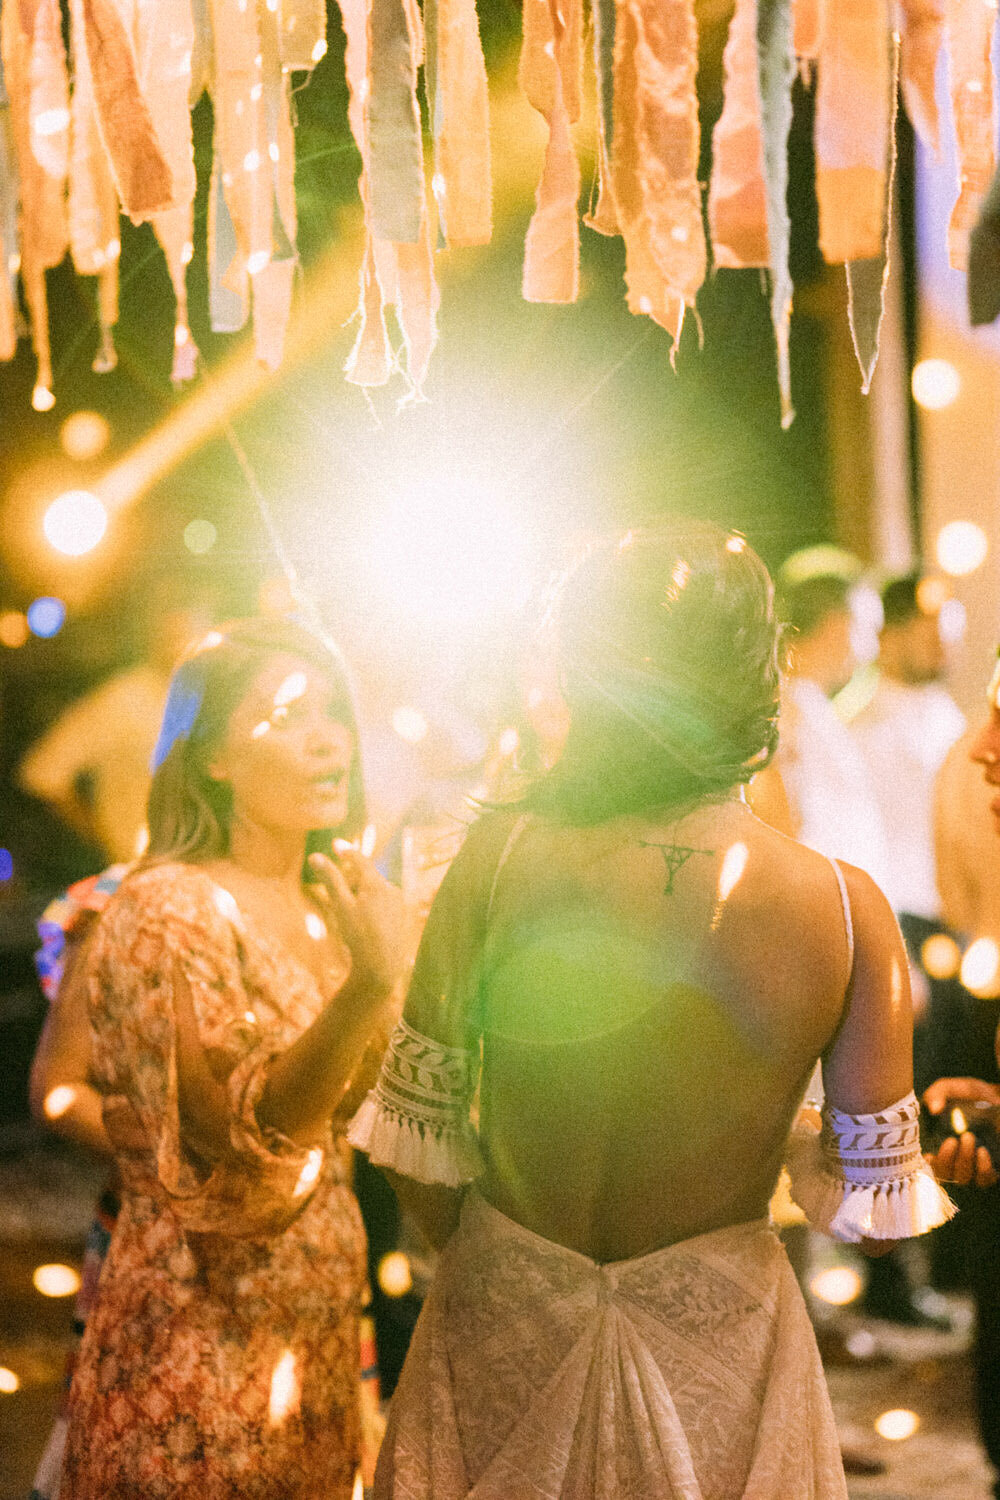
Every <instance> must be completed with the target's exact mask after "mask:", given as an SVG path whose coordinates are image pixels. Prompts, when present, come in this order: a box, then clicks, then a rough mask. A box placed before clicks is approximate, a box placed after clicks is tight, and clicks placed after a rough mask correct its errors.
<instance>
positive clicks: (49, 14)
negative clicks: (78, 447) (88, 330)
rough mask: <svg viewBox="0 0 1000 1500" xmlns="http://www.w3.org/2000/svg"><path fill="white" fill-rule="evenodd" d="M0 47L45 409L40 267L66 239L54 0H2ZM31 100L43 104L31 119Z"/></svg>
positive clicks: (64, 95)
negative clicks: (7, 97)
mask: <svg viewBox="0 0 1000 1500" xmlns="http://www.w3.org/2000/svg"><path fill="white" fill-rule="evenodd" d="M0 48H2V52H3V70H4V83H5V87H6V89H7V92H8V96H9V98H10V113H11V126H12V135H13V140H14V154H15V158H16V161H17V172H18V178H19V181H20V187H21V215H20V237H21V258H20V269H21V278H22V281H23V283H24V293H25V298H26V300H27V304H28V317H29V321H30V324H31V342H32V345H33V347H34V351H35V356H36V358H37V360H38V372H37V376H36V380H35V389H34V392H33V394H32V405H33V406H34V407H35V408H36V410H39V411H46V410H48V409H49V408H50V407H51V406H52V405H53V402H54V399H55V398H54V396H53V394H52V356H51V351H50V346H49V323H48V298H47V296H46V290H45V272H46V270H48V268H49V267H50V266H57V265H58V264H59V262H60V261H61V260H62V258H63V256H64V255H65V254H66V250H67V247H68V242H69V241H68V226H67V220H66V167H67V160H68V158H67V146H68V134H67V132H68V127H69V105H68V98H69V96H68V80H67V76H66V54H65V51H64V49H63V44H62V32H61V30H60V17H59V7H58V0H20V3H18V0H6V3H5V4H4V5H3V6H2V8H0ZM33 104H36V105H39V106H42V109H41V114H40V115H39V114H36V115H35V117H34V120H32V115H31V110H32V105H33ZM47 112H50V113H49V114H48V118H46V113H47ZM36 148H39V150H40V154H38V150H36Z"/></svg>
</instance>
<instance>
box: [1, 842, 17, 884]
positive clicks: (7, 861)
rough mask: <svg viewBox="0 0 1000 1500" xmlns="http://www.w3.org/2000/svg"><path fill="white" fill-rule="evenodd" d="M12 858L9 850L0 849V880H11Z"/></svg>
mask: <svg viewBox="0 0 1000 1500" xmlns="http://www.w3.org/2000/svg"><path fill="white" fill-rule="evenodd" d="M13 878H14V856H13V854H11V852H10V850H9V849H0V880H13Z"/></svg>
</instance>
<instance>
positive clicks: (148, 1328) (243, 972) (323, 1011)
mask: <svg viewBox="0 0 1000 1500" xmlns="http://www.w3.org/2000/svg"><path fill="white" fill-rule="evenodd" d="M154 763H155V766H156V770H155V772H154V775H153V780H152V785H151V789H150V800H149V826H150V850H149V854H148V855H147V856H146V858H145V859H144V860H143V861H142V862H141V864H140V865H139V866H138V867H137V868H136V869H135V870H133V871H132V872H131V873H130V874H129V875H128V876H127V878H126V879H125V880H124V881H123V883H122V885H121V887H120V888H119V890H118V891H117V893H116V894H115V896H114V897H113V898H112V900H111V901H110V903H109V904H108V907H107V908H106V910H105V911H104V912H103V914H102V916H101V919H100V922H99V924H98V926H97V929H96V932H95V933H94V936H93V939H92V941H91V945H90V947H89V951H88V955H87V978H88V989H89V1014H90V1026H91V1033H92V1057H91V1067H90V1076H91V1078H92V1080H93V1082H94V1083H95V1085H96V1086H97V1088H98V1089H99V1091H100V1093H101V1094H102V1096H103V1099H104V1106H105V1107H104V1124H105V1128H106V1129H107V1131H108V1135H109V1137H110V1139H111V1142H112V1146H113V1148H114V1153H115V1159H116V1162H117V1165H118V1169H119V1173H120V1178H121V1184H122V1208H121V1212H120V1214H119V1217H118V1221H117V1223H116V1225H115V1229H114V1232H113V1235H112V1240H111V1246H110V1250H109V1252H108V1259H107V1261H106V1263H105V1267H104V1271H103V1273H102V1276H101V1283H100V1295H99V1297H98V1299H97V1302H96V1305H95V1306H94V1308H93V1310H92V1312H91V1314H90V1318H89V1320H88V1323H87V1328H86V1331H85V1333H84V1337H83V1342H82V1345H81V1348H80V1355H79V1360H78V1363H77V1367H76V1371H75V1374H74V1377H73V1383H72V1387H71V1390H70V1396H69V1409H68V1427H69V1431H68V1435H67V1440H66V1454H65V1460H64V1466H63V1481H62V1482H63V1490H62V1497H61V1500H126V1497H128V1500H131V1497H134V1496H135V1495H137V1494H142V1495H155V1494H161V1495H164V1496H170V1497H176V1500H180V1497H182V1496H190V1497H191V1500H194V1497H196V1496H197V1497H199V1500H200V1497H202V1496H207V1495H216V1494H218V1495H222V1494H241V1495H245V1496H247V1497H250V1496H251V1495H252V1496H253V1497H254V1500H313V1497H315V1496H316V1495H319V1494H322V1495H324V1496H326V1497H327V1500H350V1496H351V1495H352V1493H353V1490H354V1485H355V1478H356V1473H357V1467H358V1463H359V1459H360V1456H361V1451H360V1415H359V1400H358V1386H359V1361H358V1349H359V1345H358V1313H359V1310H360V1304H361V1301H362V1297H363V1293H364V1288H365V1280H366V1258H365V1240H364V1232H363V1227H362V1223H361V1218H360V1214H359V1212H358V1206H357V1201H356V1199H355V1197H354V1194H353V1193H352V1192H351V1189H350V1186H349V1172H350V1165H349V1153H348V1152H347V1150H346V1147H345V1145H344V1134H343V1133H344V1130H345V1128H346V1121H347V1118H348V1116H349V1114H350V1112H351V1109H352V1107H353V1100H352V1096H351V1094H350V1092H349V1090H350V1085H351V1082H352V1080H355V1081H356V1086H357V1088H358V1089H359V1090H360V1089H362V1088H363V1077H364V1074H365V1071H366V1068H367V1067H369V1066H371V1065H374V1064H375V1063H376V1062H377V1058H378V1056H380V1055H381V1051H382V1046H383V1037H384V1032H383V1031H381V1030H380V1027H381V1025H382V1021H383V1017H384V1012H385V1007H386V1004H387V1002H388V1000H389V998H390V996H391V994H392V990H393V987H394V985H395V982H396V977H397V974H398V971H399V966H400V964H399V958H400V955H399V952H398V945H399V938H400V931H401V928H402V920H401V911H400V901H399V899H398V893H393V891H392V889H391V887H389V886H388V885H387V883H386V882H385V881H383V880H382V878H381V877H380V876H379V875H378V873H377V872H376V871H375V870H374V869H373V868H372V867H371V865H370V864H369V863H368V862H367V861H366V860H365V859H364V858H363V857H362V856H361V855H360V853H359V852H358V851H357V850H356V849H355V848H354V847H353V846H352V845H350V844H346V843H345V844H341V845H338V846H337V847H338V850H339V852H338V854H337V862H336V863H334V862H333V861H332V860H331V859H330V858H329V857H324V856H323V855H322V854H321V853H319V852H318V851H319V850H320V849H323V848H325V849H326V850H328V851H330V852H331V853H332V850H333V843H332V840H333V836H334V834H336V835H338V836H339V838H340V839H342V840H349V839H352V838H354V837H356V836H357V835H359V834H360V832H361V829H362V828H363V826H364V821H365V815H364V800H363V789H362V783H361V766H360V757H359V754H358V746H357V734H356V729H355V719H354V712H353V706H352V703H351V698H350V694H349V690H348V686H347V680H346V675H345V672H344V669H343V665H342V663H341V661H340V658H339V655H338V654H337V653H336V651H335V650H334V649H333V648H332V647H331V646H330V645H329V643H327V642H326V641H324V640H323V639H322V638H320V637H318V636H317V635H315V634H314V633H312V632H311V631H308V630H306V629H305V628H304V627H302V626H300V625H297V624H295V623H293V622H292V621H289V620H273V619H272V620H246V621H237V622H235V623H232V624H230V625H227V626H224V627H222V628H220V629H218V630H213V631H211V632H210V633H209V634H208V636H206V637H205V639H204V640H203V641H202V642H200V643H199V645H198V646H197V647H196V648H195V649H194V650H193V651H192V652H191V653H190V654H189V655H188V656H187V657H186V658H185V660H184V661H183V662H182V663H181V665H180V667H178V669H177V670H176V672H175V673H174V676H173V678H172V680H171V686H170V692H169V694H168V699H167V706H166V709H165V712H164V720H163V727H162V731H161V736H160V740H159V742H158V745H157V749H156V753H155V757H154ZM310 849H313V850H316V851H317V852H315V853H313V854H312V855H311V856H310V857H309V859H308V863H307V852H308V851H309V850H310ZM306 882H308V884H307V883H306ZM122 1101H124V1102H125V1104H126V1105H127V1107H128V1108H129V1110H130V1112H131V1115H132V1116H134V1117H135V1119H136V1120H137V1121H138V1125H139V1128H140V1130H141V1135H142V1141H143V1144H142V1146H140V1147H139V1148H136V1146H135V1144H134V1142H133V1141H132V1140H130V1139H122V1138H120V1137H119V1135H118V1133H117V1130H116V1120H117V1114H118V1108H119V1106H120V1105H121V1102H122Z"/></svg>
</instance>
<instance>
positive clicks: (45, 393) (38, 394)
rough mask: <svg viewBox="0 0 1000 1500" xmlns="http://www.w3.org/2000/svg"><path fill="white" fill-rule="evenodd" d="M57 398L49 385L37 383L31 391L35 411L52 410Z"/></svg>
mask: <svg viewBox="0 0 1000 1500" xmlns="http://www.w3.org/2000/svg"><path fill="white" fill-rule="evenodd" d="M55 404H56V398H55V396H54V394H53V393H52V391H50V390H49V388H48V386H47V385H36V386H35V389H34V390H33V391H32V393H31V405H32V408H33V409H34V410H35V411H51V410H52V408H53V407H54V406H55Z"/></svg>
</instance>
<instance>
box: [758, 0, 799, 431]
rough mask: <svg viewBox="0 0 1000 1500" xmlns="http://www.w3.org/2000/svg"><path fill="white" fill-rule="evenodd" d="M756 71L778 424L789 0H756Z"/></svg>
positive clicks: (790, 415) (788, 312)
mask: <svg viewBox="0 0 1000 1500" xmlns="http://www.w3.org/2000/svg"><path fill="white" fill-rule="evenodd" d="M757 70H758V78H759V81H760V98H761V123H762V135H763V141H764V180H765V182H766V184H767V238H768V245H769V246H770V266H771V325H772V327H773V328H774V341H775V345H776V348H777V356H778V392H779V396H780V399H781V425H782V427H790V426H791V424H792V422H793V421H794V420H795V410H794V408H793V406H792V376H791V362H790V358H789V347H788V338H789V328H790V325H791V318H792V278H791V273H790V272H789V269H788V248H789V240H790V235H791V226H790V224H789V219H788V133H789V131H790V130H791V126H792V83H793V80H794V78H795V55H794V52H793V50H792V25H791V15H790V11H789V0H758V5H757Z"/></svg>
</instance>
